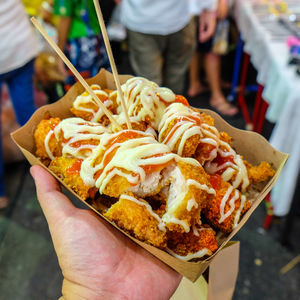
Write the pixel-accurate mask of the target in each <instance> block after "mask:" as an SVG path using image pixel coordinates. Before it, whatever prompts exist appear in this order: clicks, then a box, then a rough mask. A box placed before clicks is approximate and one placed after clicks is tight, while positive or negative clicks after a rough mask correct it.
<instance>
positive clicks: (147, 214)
mask: <svg viewBox="0 0 300 300" xmlns="http://www.w3.org/2000/svg"><path fill="white" fill-rule="evenodd" d="M104 216H105V217H107V218H108V219H109V220H110V221H113V222H115V223H116V224H117V225H118V226H119V227H120V228H122V229H124V230H126V231H127V232H129V233H132V234H133V235H134V236H135V237H136V238H138V239H139V240H141V241H145V242H147V243H149V244H151V245H153V246H156V247H158V248H162V249H164V248H165V247H166V245H167V242H166V241H167V238H166V230H165V229H164V225H163V223H162V222H161V220H160V217H159V216H158V215H157V214H155V213H154V212H153V210H152V208H151V206H150V205H149V204H148V203H147V202H146V201H145V200H143V199H137V198H136V197H135V196H133V194H129V195H126V194H123V195H121V196H120V199H119V201H118V202H117V203H115V204H114V205H112V206H111V208H109V209H108V211H107V212H106V213H105V214H104Z"/></svg>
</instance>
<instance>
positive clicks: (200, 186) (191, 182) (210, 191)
mask: <svg viewBox="0 0 300 300" xmlns="http://www.w3.org/2000/svg"><path fill="white" fill-rule="evenodd" d="M186 184H187V185H188V186H189V185H194V186H195V187H197V188H198V189H200V190H203V191H205V192H206V193H208V194H212V195H216V191H215V190H214V189H213V188H209V187H208V186H207V185H206V184H200V183H199V182H198V181H196V180H194V179H188V180H187V181H186Z"/></svg>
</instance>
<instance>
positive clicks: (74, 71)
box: [31, 17, 122, 130]
mask: <svg viewBox="0 0 300 300" xmlns="http://www.w3.org/2000/svg"><path fill="white" fill-rule="evenodd" d="M31 22H32V23H33V24H34V26H35V27H36V28H37V29H38V30H39V32H40V33H41V34H42V35H43V37H44V38H45V39H46V40H47V42H48V43H49V44H50V46H51V47H52V48H53V49H54V50H55V52H56V53H57V54H58V56H59V57H60V58H61V59H62V60H63V62H64V63H65V64H66V65H67V66H68V68H69V69H70V70H71V72H72V73H73V74H74V76H75V77H76V78H77V80H78V81H79V82H80V83H81V84H82V85H83V87H84V88H85V89H86V90H87V91H88V93H89V94H90V95H91V96H92V98H93V99H94V100H95V101H96V103H97V104H98V105H99V106H100V107H101V109H102V110H103V112H104V113H105V114H106V116H107V117H108V118H109V120H110V121H111V122H112V123H114V125H115V126H116V127H117V128H118V130H122V127H121V126H120V125H119V124H118V122H117V121H116V120H115V118H114V117H113V116H112V114H111V112H110V111H109V110H108V109H107V108H106V106H105V105H104V104H103V103H102V101H100V99H99V98H98V97H97V96H96V94H95V93H94V91H93V90H92V89H91V87H90V86H89V85H88V83H87V82H86V81H85V80H84V79H83V77H82V76H81V75H80V73H79V72H78V71H77V70H76V68H75V67H74V66H73V65H72V63H71V62H70V61H69V60H68V58H67V57H66V56H65V54H64V53H63V52H62V51H61V50H60V48H59V47H58V46H57V45H56V44H55V42H54V41H53V40H52V38H51V37H50V36H49V35H48V33H47V32H46V31H45V29H44V28H43V27H42V26H41V24H40V23H39V22H38V21H37V19H35V18H34V17H32V18H31Z"/></svg>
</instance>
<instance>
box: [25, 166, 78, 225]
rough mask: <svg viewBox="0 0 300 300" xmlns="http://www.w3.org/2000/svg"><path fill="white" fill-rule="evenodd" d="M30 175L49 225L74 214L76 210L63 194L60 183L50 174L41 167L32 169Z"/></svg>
mask: <svg viewBox="0 0 300 300" xmlns="http://www.w3.org/2000/svg"><path fill="white" fill-rule="evenodd" d="M30 173H31V175H32V177H33V179H34V181H35V185H36V191H37V197H38V200H39V202H40V205H41V207H42V210H43V212H44V214H45V217H46V219H47V221H48V224H49V225H51V224H52V223H54V222H57V221H58V220H59V219H61V218H66V217H67V216H69V215H71V214H72V213H73V212H74V210H75V209H76V208H75V207H74V206H73V204H72V203H71V201H70V200H69V199H68V198H67V197H66V196H65V195H64V194H62V193H61V190H60V185H59V183H58V182H57V181H56V179H55V178H54V177H53V176H52V175H51V174H50V173H48V172H47V171H46V170H44V169H43V168H42V167H41V166H33V167H31V169H30Z"/></svg>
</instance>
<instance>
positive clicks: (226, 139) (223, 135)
mask: <svg viewBox="0 0 300 300" xmlns="http://www.w3.org/2000/svg"><path fill="white" fill-rule="evenodd" d="M220 140H222V141H223V142H225V143H227V144H229V145H230V144H231V141H232V138H231V136H230V135H229V134H228V133H227V132H224V131H221V132H220Z"/></svg>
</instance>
